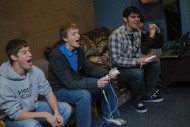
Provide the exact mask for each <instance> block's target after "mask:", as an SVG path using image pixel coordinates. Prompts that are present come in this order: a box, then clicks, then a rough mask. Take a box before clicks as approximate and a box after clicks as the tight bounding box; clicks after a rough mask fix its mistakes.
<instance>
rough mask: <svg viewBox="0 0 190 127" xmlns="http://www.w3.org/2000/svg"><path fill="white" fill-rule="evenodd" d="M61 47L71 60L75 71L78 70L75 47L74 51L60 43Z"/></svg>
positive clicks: (62, 51)
mask: <svg viewBox="0 0 190 127" xmlns="http://www.w3.org/2000/svg"><path fill="white" fill-rule="evenodd" d="M59 49H60V51H61V53H62V54H64V55H65V56H66V57H67V59H68V60H69V63H70V64H71V66H72V68H73V69H74V70H75V71H77V67H78V62H77V59H78V57H77V50H76V49H74V50H73V51H70V50H69V49H67V47H65V45H64V44H62V45H60V47H59Z"/></svg>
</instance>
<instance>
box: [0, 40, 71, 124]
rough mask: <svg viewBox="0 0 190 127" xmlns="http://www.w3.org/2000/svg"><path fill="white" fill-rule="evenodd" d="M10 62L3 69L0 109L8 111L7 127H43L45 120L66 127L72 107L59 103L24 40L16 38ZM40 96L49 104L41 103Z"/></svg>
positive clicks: (0, 72)
mask: <svg viewBox="0 0 190 127" xmlns="http://www.w3.org/2000/svg"><path fill="white" fill-rule="evenodd" d="M6 53H7V56H8V58H9V61H7V62H5V63H3V64H2V65H1V67H0V109H2V110H5V112H6V114H7V115H8V118H7V119H5V122H6V125H7V126H8V127H13V126H14V127H41V125H40V123H39V121H37V120H36V119H37V118H45V119H46V120H47V121H48V122H49V123H50V124H51V125H52V126H53V127H58V126H64V125H65V124H66V122H67V121H68V119H69V117H70V115H71V107H70V106H69V105H68V104H67V103H64V102H57V99H56V97H55V95H54V94H53V92H52V88H51V87H50V85H49V82H48V81H47V80H46V78H45V76H44V73H43V72H42V71H41V70H40V69H39V68H37V67H36V66H34V65H32V54H31V52H30V48H29V46H28V43H27V42H26V41H25V40H19V39H14V40H11V41H10V42H9V43H8V44H7V46H6ZM38 95H43V96H45V97H46V99H47V101H39V100H38Z"/></svg>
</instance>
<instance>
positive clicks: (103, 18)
mask: <svg viewBox="0 0 190 127" xmlns="http://www.w3.org/2000/svg"><path fill="white" fill-rule="evenodd" d="M132 1H133V0H94V8H95V16H96V26H97V27H101V26H107V27H112V28H117V27H119V26H120V25H121V24H122V23H123V20H122V17H123V16H122V12H123V10H124V9H125V8H126V7H127V6H129V5H131V4H132Z"/></svg>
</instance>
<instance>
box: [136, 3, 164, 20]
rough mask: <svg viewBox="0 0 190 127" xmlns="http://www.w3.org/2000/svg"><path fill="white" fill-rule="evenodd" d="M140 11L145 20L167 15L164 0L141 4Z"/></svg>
mask: <svg viewBox="0 0 190 127" xmlns="http://www.w3.org/2000/svg"><path fill="white" fill-rule="evenodd" d="M140 12H141V14H142V15H143V17H144V20H145V21H151V20H156V19H160V18H163V17H165V13H164V7H163V3H162V0H159V1H158V2H155V3H150V4H144V5H143V4H141V6H140Z"/></svg>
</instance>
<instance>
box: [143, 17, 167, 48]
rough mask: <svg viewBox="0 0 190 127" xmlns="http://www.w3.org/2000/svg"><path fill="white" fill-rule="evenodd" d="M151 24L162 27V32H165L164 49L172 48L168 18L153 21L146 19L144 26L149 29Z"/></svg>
mask: <svg viewBox="0 0 190 127" xmlns="http://www.w3.org/2000/svg"><path fill="white" fill-rule="evenodd" d="M149 24H156V25H157V26H158V27H159V28H160V32H161V33H162V34H163V37H164V47H163V48H164V49H168V48H170V45H169V42H168V34H167V24H166V18H161V19H157V20H152V21H145V22H144V28H145V29H146V30H148V31H149V28H148V25H149Z"/></svg>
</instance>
